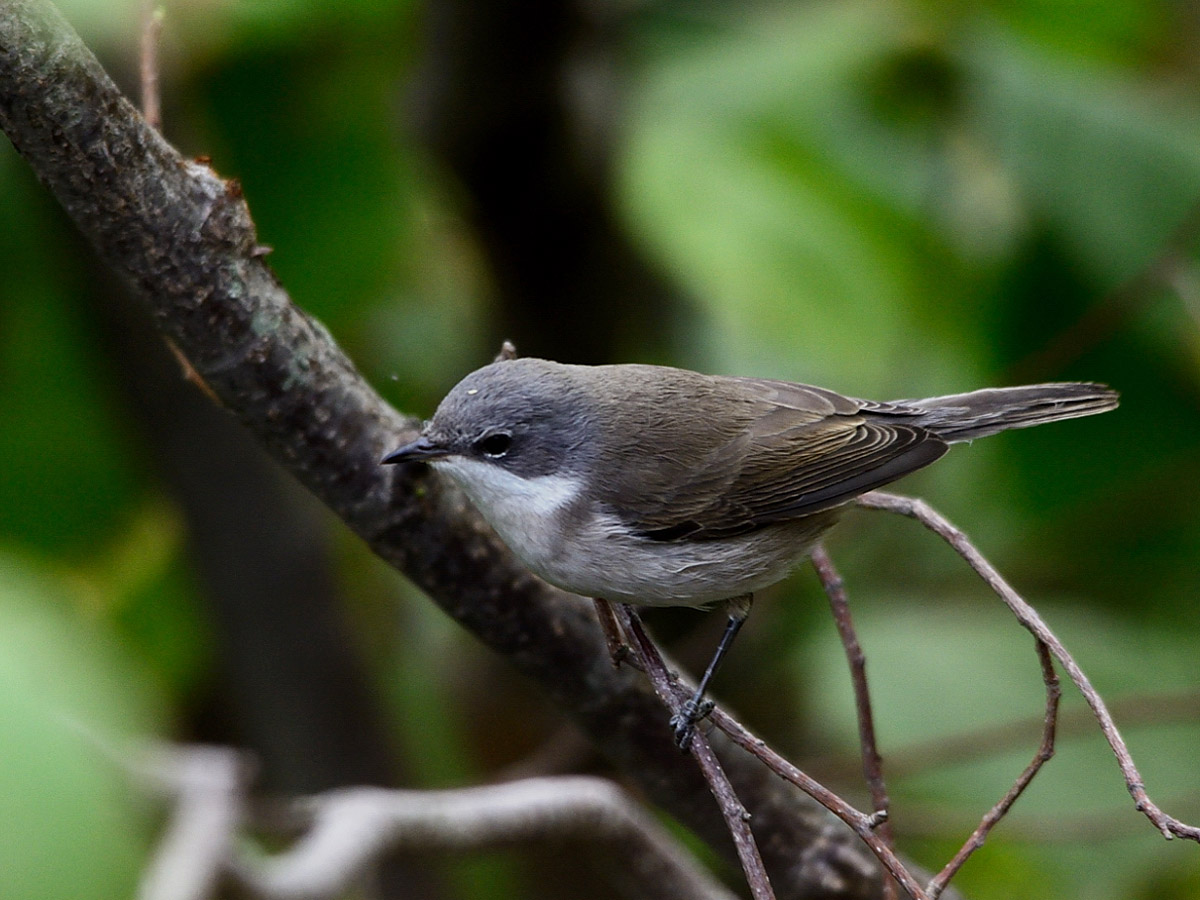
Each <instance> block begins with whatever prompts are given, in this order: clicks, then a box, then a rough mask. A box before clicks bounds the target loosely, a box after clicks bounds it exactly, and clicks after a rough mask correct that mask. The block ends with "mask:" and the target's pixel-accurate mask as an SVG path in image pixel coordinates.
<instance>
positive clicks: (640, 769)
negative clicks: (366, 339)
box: [0, 0, 880, 898]
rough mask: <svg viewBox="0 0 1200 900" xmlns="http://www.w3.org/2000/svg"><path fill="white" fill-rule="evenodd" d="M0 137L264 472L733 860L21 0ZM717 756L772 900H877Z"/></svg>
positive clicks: (376, 418) (192, 175) (664, 763)
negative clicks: (291, 481) (266, 457)
mask: <svg viewBox="0 0 1200 900" xmlns="http://www.w3.org/2000/svg"><path fill="white" fill-rule="evenodd" d="M0 127H2V128H3V129H4V131H5V132H6V133H7V134H8V136H9V138H10V139H11V140H12V142H13V144H14V145H15V146H16V148H17V150H18V151H19V152H20V153H21V154H22V155H23V156H24V157H25V159H26V160H27V161H28V162H29V164H30V165H31V166H32V167H33V169H34V171H35V172H36V174H37V176H38V178H39V179H40V180H41V181H42V182H43V183H44V184H45V185H46V186H47V187H48V188H49V189H50V190H51V191H52V192H53V193H54V195H55V197H56V198H57V199H58V201H59V203H60V204H61V205H62V206H63V208H64V209H65V210H66V211H67V213H68V214H69V215H70V216H71V218H72V219H73V220H74V221H75V223H76V224H77V225H78V227H79V228H80V230H81V231H82V232H83V233H84V234H85V235H86V236H87V237H88V239H89V240H90V241H91V242H92V244H93V245H94V246H95V247H96V249H97V251H98V252H99V254H100V255H101V257H102V258H103V259H104V260H105V262H106V263H107V264H108V265H110V266H111V267H112V268H113V269H114V270H116V271H117V272H118V273H120V275H121V276H122V277H123V278H124V280H125V281H126V282H127V283H128V285H129V286H130V288H131V289H132V290H133V292H134V293H135V294H136V295H137V296H138V297H139V298H140V299H141V301H142V302H143V303H144V304H145V305H146V307H147V308H148V310H149V311H150V313H151V314H152V316H153V318H154V320H155V322H156V323H157V325H158V327H159V329H160V330H161V331H162V332H163V333H164V334H165V335H167V336H168V337H169V338H170V339H171V340H172V341H173V342H174V343H175V344H176V346H177V347H178V348H179V350H180V351H181V352H182V353H183V354H184V355H185V356H186V357H187V359H188V360H189V361H190V362H191V364H192V365H193V367H194V368H195V370H196V372H197V373H198V375H199V376H200V377H201V378H202V379H203V380H204V381H205V383H206V384H207V385H208V386H209V387H210V388H211V389H212V391H213V392H214V393H215V395H216V396H217V397H218V398H219V399H220V401H221V403H223V404H224V405H225V406H226V407H227V408H228V409H229V410H230V411H231V412H232V413H233V414H235V415H236V416H237V417H238V418H239V419H240V420H241V421H242V422H243V424H244V425H246V427H247V428H249V429H250V431H251V432H252V433H253V434H255V435H256V436H257V438H258V439H259V440H260V441H261V442H262V443H263V444H264V445H265V446H266V447H267V448H268V449H269V451H270V452H271V453H272V454H273V455H274V456H275V458H276V459H277V460H279V461H280V462H281V463H282V464H283V465H284V466H285V467H286V468H287V469H289V470H290V471H291V472H292V473H293V474H294V475H295V476H296V477H297V478H299V479H300V480H301V482H303V483H304V484H305V485H306V486H307V487H308V488H309V489H310V490H312V491H313V493H315V494H316V495H317V496H318V497H319V498H321V499H322V500H323V501H324V502H325V503H326V504H327V505H328V506H329V507H330V508H331V509H333V510H334V512H335V513H336V514H337V515H339V516H340V517H341V518H342V519H343V520H344V521H345V522H346V523H347V524H348V525H349V526H350V527H351V528H353V529H354V530H355V531H356V532H357V533H358V534H359V535H361V536H362V538H363V539H364V540H365V541H367V543H368V544H369V545H370V546H371V547H372V549H374V550H375V552H377V553H378V554H379V555H380V556H382V557H383V558H385V559H387V560H388V561H389V562H391V563H393V564H394V565H396V567H397V568H399V569H400V570H401V571H403V572H405V573H406V574H407V575H408V576H409V577H410V578H411V579H412V580H413V581H414V582H415V583H416V584H417V585H419V586H420V587H421V588H422V589H424V590H425V591H426V592H427V593H428V594H429V595H430V596H431V597H432V598H433V599H434V600H435V601H436V602H437V603H438V604H439V605H441V606H442V608H443V609H445V610H446V611H447V612H448V613H449V614H450V615H452V616H453V617H454V618H455V619H457V620H458V621H459V622H460V623H462V624H463V625H464V626H465V627H467V628H469V629H470V630H471V631H473V632H474V633H475V634H476V635H477V636H478V637H479V638H480V639H481V640H483V641H484V642H485V643H487V644H488V645H489V646H491V647H492V648H493V649H495V650H496V651H497V652H498V653H500V654H501V655H503V656H505V657H507V658H508V659H510V660H511V661H512V662H513V664H514V665H516V666H517V667H518V668H519V669H520V670H521V671H523V672H524V673H525V674H527V675H528V676H529V677H531V678H533V679H534V680H535V681H537V682H538V683H539V684H540V685H541V686H542V688H543V689H544V690H545V691H546V692H547V693H548V694H549V695H550V696H551V697H553V699H554V700H555V701H556V702H557V703H559V705H560V706H562V707H563V708H564V709H565V710H566V711H567V712H568V713H569V714H570V715H571V716H572V717H573V718H574V719H575V721H576V722H577V723H578V724H579V725H580V727H581V728H583V730H584V731H585V732H586V733H587V734H588V735H589V737H590V738H591V740H592V741H593V742H595V744H596V745H597V746H598V747H599V748H600V749H601V750H602V751H603V752H604V753H605V754H606V755H607V756H608V757H609V758H610V759H612V760H613V761H614V763H616V764H617V765H618V766H619V767H620V768H622V770H623V771H624V772H625V773H626V774H627V775H628V776H629V777H630V778H632V779H634V780H636V781H637V782H638V784H639V785H640V786H641V787H642V789H643V790H645V791H646V793H647V794H648V795H649V796H650V797H652V798H653V799H654V800H655V801H656V802H658V803H660V804H662V805H663V806H664V807H665V808H667V809H668V810H670V811H671V812H672V813H673V814H674V815H676V816H677V817H679V818H680V819H681V821H683V822H685V823H687V824H688V825H689V826H690V827H692V828H693V829H695V830H696V831H697V832H698V833H699V834H701V835H702V836H703V837H704V838H705V839H706V840H708V841H709V842H710V843H712V844H713V845H714V846H715V847H718V848H720V849H721V850H722V852H724V853H726V854H727V855H731V848H730V845H729V839H728V836H727V834H726V833H725V829H724V823H723V821H722V819H721V816H720V814H719V813H718V811H717V809H716V807H715V805H714V804H713V801H712V799H711V797H710V796H709V795H708V791H707V788H706V787H705V785H704V783H703V780H702V779H701V778H700V775H699V773H698V771H697V770H696V767H695V765H694V764H693V763H692V761H691V760H690V759H687V758H685V757H681V756H680V754H679V753H678V752H677V751H676V750H675V747H674V744H673V743H672V741H671V738H670V730H669V729H668V728H667V727H666V724H665V721H664V719H663V714H662V709H661V707H660V706H659V704H658V702H657V700H656V699H655V697H654V696H653V694H652V692H651V691H650V690H649V688H648V687H647V686H646V685H645V683H644V681H643V680H642V679H641V678H640V676H638V675H637V674H636V673H633V672H629V671H627V670H614V669H613V667H612V666H611V664H610V663H609V660H608V654H607V651H606V649H605V645H604V641H603V639H602V637H601V633H600V630H599V628H598V627H597V626H596V622H595V619H594V617H593V612H592V608H591V606H590V604H587V603H586V602H584V601H581V600H579V599H578V598H572V597H568V596H566V595H563V594H561V593H558V592H555V591H552V590H551V589H549V588H547V587H546V586H545V585H544V584H542V583H541V582H539V581H537V580H536V579H534V578H533V577H532V576H530V575H528V574H527V573H526V572H524V571H523V570H522V569H521V568H520V567H519V566H517V565H516V564H515V563H514V562H513V561H512V559H511V558H510V556H509V554H508V553H507V551H505V550H504V549H503V548H502V547H501V546H500V545H499V544H498V542H497V541H496V539H495V537H494V536H493V535H492V534H491V532H490V531H489V530H488V529H487V528H486V527H485V526H484V525H483V524H482V523H481V521H480V520H479V519H478V518H477V517H476V516H475V515H474V514H473V513H472V512H471V510H470V509H469V508H468V506H467V504H466V502H465V501H464V500H463V499H462V497H461V496H460V495H459V494H457V493H455V492H452V491H450V490H448V489H446V488H445V487H444V486H443V485H442V484H441V483H440V482H439V481H438V480H437V479H435V478H432V477H429V476H428V475H426V474H425V473H424V472H423V471H420V470H396V469H393V468H389V467H382V466H380V465H379V464H378V460H379V458H380V456H381V455H382V454H383V452H384V451H385V450H387V449H390V448H392V447H394V446H395V445H396V444H397V443H398V442H400V441H403V440H404V439H405V438H406V437H409V436H411V434H412V431H413V428H414V422H413V421H412V420H410V419H407V418H405V417H403V416H401V415H400V414H398V413H397V412H395V411H394V410H392V409H391V408H390V407H388V406H387V404H386V403H384V402H383V401H382V399H381V398H380V397H379V396H378V395H377V394H376V393H375V391H374V390H372V389H371V387H370V386H369V385H367V384H366V382H364V381H363V379H362V378H361V376H360V375H359V374H358V373H357V372H356V371H355V369H354V367H353V365H352V364H351V363H350V361H349V360H348V359H347V358H346V356H345V355H344V354H343V353H342V352H341V350H340V349H339V348H338V347H337V345H336V344H335V343H334V342H333V341H332V339H331V338H330V337H329V335H328V334H327V333H326V331H325V330H324V329H323V328H322V327H321V326H320V324H319V323H317V322H315V321H314V320H312V319H311V318H310V317H308V316H307V315H306V314H305V313H304V312H303V311H302V310H300V309H299V308H297V307H296V306H294V305H293V304H292V303H291V300H290V298H289V297H288V296H287V294H286V292H285V291H284V290H283V289H282V287H281V286H280V285H279V283H278V282H277V281H276V279H275V276H274V275H273V273H272V272H271V270H270V269H269V268H268V267H267V266H266V264H265V263H264V261H263V251H262V249H261V248H260V247H259V245H258V243H257V240H256V236H255V232H254V227H253V223H252V222H251V220H250V217H249V213H248V211H247V208H246V205H245V203H244V202H243V200H242V197H241V191H240V188H239V187H238V185H237V184H236V182H232V181H224V180H222V179H220V178H219V177H217V176H216V175H215V174H214V173H213V172H212V170H211V169H209V168H208V166H206V165H203V164H201V163H198V162H189V161H187V160H184V159H182V158H181V157H180V156H179V154H178V153H177V152H176V151H175V150H174V149H173V148H172V147H171V146H170V145H169V144H167V142H166V141H165V140H163V139H162V138H161V137H160V136H159V135H158V134H157V133H155V132H154V131H153V130H152V129H151V128H149V127H147V125H146V123H145V122H144V121H143V120H142V118H141V116H140V115H139V113H138V112H137V110H136V109H134V107H133V106H132V105H131V104H130V103H129V102H128V101H127V100H126V99H125V98H123V97H122V96H121V95H120V93H119V92H118V90H117V89H116V87H115V86H114V85H113V84H112V82H111V81H110V80H109V79H108V77H107V76H106V75H105V74H104V72H103V70H102V69H101V68H100V66H99V64H98V63H97V62H96V60H95V58H94V57H93V56H92V55H91V53H90V52H89V51H88V50H87V49H86V48H85V47H84V46H83V45H82V43H81V42H80V41H79V39H78V37H77V36H76V35H75V34H74V33H73V32H72V31H71V29H70V27H69V26H68V25H67V24H66V23H65V22H64V21H63V20H62V19H61V17H60V16H59V15H58V14H57V12H56V11H54V10H53V8H52V7H50V6H48V5H47V4H45V3H43V2H38V0H9V2H6V3H4V4H0ZM714 744H715V745H716V747H715V748H716V749H717V750H718V752H719V753H720V754H721V757H722V764H723V766H724V767H725V769H726V771H727V773H728V774H729V777H730V779H731V781H732V782H733V785H734V788H735V789H736V791H737V793H738V795H739V796H740V797H741V798H742V799H743V801H744V802H745V804H746V806H747V807H748V808H749V809H750V810H751V812H752V814H753V816H754V822H755V828H756V831H757V832H758V833H759V834H760V835H762V836H764V837H763V839H762V845H763V856H764V860H765V862H766V865H767V869H768V871H769V872H770V873H771V878H772V880H773V883H774V885H775V888H776V891H777V894H778V896H779V897H781V898H785V897H798V896H804V897H808V898H817V897H874V896H878V891H879V883H880V882H879V871H878V867H877V866H876V865H875V863H874V861H873V860H872V859H871V858H870V856H869V854H867V852H866V851H865V849H864V848H863V847H862V846H861V845H860V844H859V843H858V841H857V840H856V839H855V837H854V836H853V835H852V834H851V833H850V831H849V830H848V829H844V828H842V827H841V826H840V825H832V826H831V824H830V817H829V816H828V814H827V813H826V812H825V811H824V810H821V809H820V808H819V807H817V806H816V804H815V803H813V802H812V801H811V800H809V799H808V798H807V797H805V796H804V795H803V794H801V793H800V792H799V791H797V790H794V789H793V788H791V787H789V786H787V785H784V784H782V783H780V782H778V781H777V780H776V779H774V777H773V776H772V775H770V774H769V773H767V772H766V771H765V770H763V769H762V768H761V767H760V766H758V765H757V763H756V762H755V761H753V760H752V759H750V758H749V757H748V756H746V755H745V754H743V753H742V752H741V751H738V750H736V749H733V748H731V747H730V746H729V744H728V743H727V742H725V741H724V740H723V739H722V740H717V739H714ZM798 848H808V849H807V850H805V851H803V852H802V853H801V852H798ZM798 858H799V859H801V860H802V862H801V863H800V864H798V863H797V859H798Z"/></svg>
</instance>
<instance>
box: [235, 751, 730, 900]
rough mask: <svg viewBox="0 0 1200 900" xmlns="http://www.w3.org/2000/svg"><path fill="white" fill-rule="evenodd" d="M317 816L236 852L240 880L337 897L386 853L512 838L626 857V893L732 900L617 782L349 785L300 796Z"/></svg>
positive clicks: (284, 894)
mask: <svg viewBox="0 0 1200 900" xmlns="http://www.w3.org/2000/svg"><path fill="white" fill-rule="evenodd" d="M298 805H299V806H300V808H301V809H302V810H304V811H306V812H307V813H308V814H309V815H310V816H311V817H312V820H313V824H312V827H311V829H310V830H309V831H308V833H307V834H305V836H304V837H303V838H301V839H300V840H299V841H298V842H296V844H294V845H293V846H292V847H291V848H290V849H288V850H287V851H285V852H283V853H280V854H278V855H276V856H273V857H269V858H268V859H266V860H260V861H249V860H246V859H240V860H239V861H238V862H237V863H236V866H235V873H236V877H237V879H238V881H239V882H240V883H241V884H242V885H243V887H245V888H246V889H247V890H248V891H249V892H250V893H251V894H253V895H254V896H255V897H261V898H270V900H292V898H309V897H336V896H341V895H342V894H343V893H345V892H346V891H347V890H348V889H350V888H352V887H353V885H354V884H355V883H356V882H357V881H358V880H359V879H361V878H362V877H363V875H365V874H366V873H367V872H368V871H369V870H370V868H371V867H372V866H373V865H374V864H375V863H377V862H378V861H379V859H380V858H381V857H383V856H384V855H385V853H387V852H393V851H397V850H399V851H414V850H428V849H431V848H436V849H439V850H457V851H463V850H473V849H480V848H484V847H493V846H497V845H502V844H511V843H513V842H516V841H533V840H537V841H551V842H555V843H558V842H561V841H580V842H585V843H587V844H599V845H600V846H601V847H603V849H605V850H606V851H609V852H610V853H611V854H612V855H613V856H614V857H616V858H618V859H620V861H621V866H622V867H623V870H624V871H623V872H621V873H619V875H620V880H621V882H622V885H623V887H625V888H629V889H631V890H630V891H629V895H630V896H669V897H680V898H692V900H733V896H734V895H733V894H732V893H731V892H730V891H729V890H728V889H726V888H725V887H724V886H722V885H721V884H720V883H719V882H717V881H716V880H715V879H714V878H712V876H710V875H708V874H707V873H706V872H704V871H703V870H702V869H701V868H700V867H699V866H698V865H696V863H695V862H694V860H692V859H691V857H690V856H689V855H688V853H687V852H686V851H685V850H684V849H683V848H682V847H681V846H680V845H679V844H678V842H676V841H675V839H674V838H672V837H671V836H670V835H668V834H667V832H666V831H665V830H664V829H663V828H662V827H661V826H660V825H659V824H658V823H657V822H655V821H654V820H653V818H651V817H650V816H649V815H647V814H646V812H644V811H643V810H642V809H641V808H640V807H639V806H638V805H637V804H636V803H634V802H633V801H632V800H631V799H630V798H629V796H628V795H627V794H626V793H625V792H624V791H622V790H621V789H620V788H618V787H617V786H616V785H614V784H612V783H611V782H609V781H607V780H605V779H602V778H594V777H590V776H578V775H573V776H562V777H546V778H528V779H523V780H521V781H513V782H508V783H505V784H501V785H489V786H486V787H472V788H463V789H458V790H447V791H400V790H385V789H383V788H366V787H362V788H347V789H341V790H336V791H331V792H329V793H326V794H321V795H318V796H316V797H311V798H308V799H306V800H302V801H298Z"/></svg>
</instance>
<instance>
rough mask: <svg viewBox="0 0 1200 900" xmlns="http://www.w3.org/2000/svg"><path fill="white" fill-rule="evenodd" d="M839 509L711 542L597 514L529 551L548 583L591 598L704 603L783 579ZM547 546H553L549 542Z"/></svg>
mask: <svg viewBox="0 0 1200 900" xmlns="http://www.w3.org/2000/svg"><path fill="white" fill-rule="evenodd" d="M836 518H837V511H829V512H828V513H818V514H816V515H813V516H808V517H805V518H804V519H799V520H795V521H793V522H788V523H783V524H780V525H775V526H771V527H768V528H763V529H760V530H759V531H756V532H753V533H751V534H746V535H740V536H738V537H734V538H726V539H722V540H712V541H687V540H686V539H684V540H679V541H654V540H650V539H648V538H644V537H638V536H635V535H631V534H629V533H628V532H627V531H625V530H623V529H622V528H621V527H620V526H619V524H618V523H616V522H615V520H611V519H610V520H607V521H606V520H604V519H603V518H597V519H593V520H591V521H592V524H590V525H588V526H586V527H582V528H580V529H578V530H577V531H576V532H575V533H571V532H570V531H569V530H566V529H564V532H563V533H564V534H566V535H568V536H567V537H566V539H564V540H563V541H562V542H561V543H560V544H559V545H558V546H557V547H554V548H553V552H549V553H544V554H539V555H535V556H531V557H529V558H525V557H524V555H523V554H522V553H521V551H520V550H517V548H515V547H514V550H517V555H518V556H522V557H523V558H524V561H525V563H526V565H528V566H529V568H530V569H531V570H533V571H534V572H535V573H536V574H538V575H539V576H541V577H542V578H544V579H545V580H546V581H549V582H550V583H551V584H553V585H556V586H558V587H561V588H563V589H564V590H567V591H571V592H572V593H576V594H582V595H584V596H587V597H603V598H605V599H606V600H614V601H622V602H626V603H635V604H641V605H646V606H705V605H707V604H710V603H715V602H718V601H720V600H728V599H730V598H732V597H737V596H740V595H742V594H748V593H753V592H755V591H759V590H761V589H763V588H765V587H768V586H770V585H772V584H774V583H776V582H777V581H780V580H782V579H783V578H784V577H786V576H787V574H788V573H789V572H790V571H791V570H792V569H793V568H795V566H796V565H797V564H799V563H800V562H802V561H803V560H804V559H805V558H806V557H807V556H808V554H809V551H811V550H812V547H813V545H814V544H815V543H816V541H817V540H818V539H819V538H820V536H821V535H822V534H823V533H824V532H825V531H826V530H827V529H828V528H829V527H830V526H832V525H833V523H834V522H835V521H836ZM548 549H549V548H548Z"/></svg>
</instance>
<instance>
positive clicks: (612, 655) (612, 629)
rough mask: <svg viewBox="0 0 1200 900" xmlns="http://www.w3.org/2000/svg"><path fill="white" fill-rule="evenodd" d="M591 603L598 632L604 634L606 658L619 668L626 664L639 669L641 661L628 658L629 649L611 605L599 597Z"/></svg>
mask: <svg viewBox="0 0 1200 900" xmlns="http://www.w3.org/2000/svg"><path fill="white" fill-rule="evenodd" d="M592 603H593V604H594V605H595V607H596V619H597V621H599V623H600V630H601V631H602V632H604V643H605V645H606V646H607V647H608V657H609V659H611V660H612V664H613V665H614V666H620V665H621V663H623V662H628V663H631V664H633V665H634V666H635V668H639V669H640V668H641V661H640V660H635V659H633V658H632V657H631V656H630V653H629V651H630V647H629V645H628V644H627V643H625V638H624V636H623V635H622V634H621V623H620V622H618V621H617V614H616V612H615V611H614V610H613V608H612V604H611V603H609V602H608V601H607V600H602V599H600V598H599V597H597V598H596V599H594V600H593V601H592Z"/></svg>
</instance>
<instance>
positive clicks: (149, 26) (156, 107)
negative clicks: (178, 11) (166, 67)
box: [139, 0, 164, 131]
mask: <svg viewBox="0 0 1200 900" xmlns="http://www.w3.org/2000/svg"><path fill="white" fill-rule="evenodd" d="M163 16H164V12H163V8H162V7H161V6H159V5H158V4H157V3H156V2H155V0H143V2H142V38H141V54H140V56H141V60H140V63H141V65H140V66H139V71H140V73H141V94H142V118H143V119H145V120H146V124H147V125H149V126H150V127H151V128H153V129H154V130H155V131H162V100H161V97H160V95H159V90H158V44H159V41H160V39H161V38H162V26H163Z"/></svg>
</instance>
